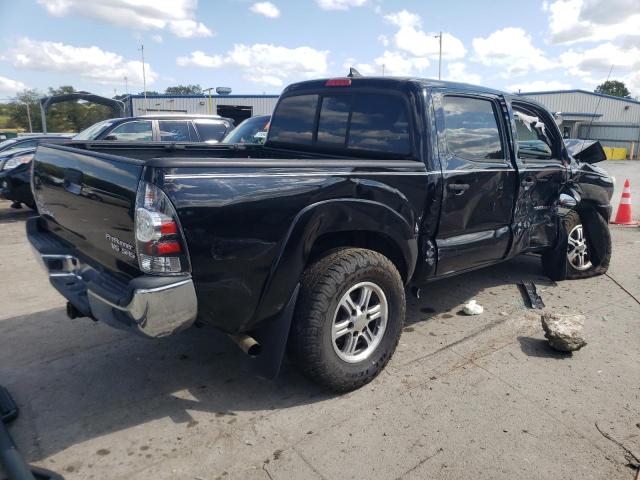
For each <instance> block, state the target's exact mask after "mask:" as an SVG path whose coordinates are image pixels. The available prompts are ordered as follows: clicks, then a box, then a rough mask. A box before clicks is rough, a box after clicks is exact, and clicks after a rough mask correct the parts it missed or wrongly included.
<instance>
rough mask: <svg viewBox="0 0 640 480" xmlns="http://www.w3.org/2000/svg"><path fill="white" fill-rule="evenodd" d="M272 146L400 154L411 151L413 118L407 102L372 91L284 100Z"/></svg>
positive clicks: (275, 121) (272, 131)
mask: <svg viewBox="0 0 640 480" xmlns="http://www.w3.org/2000/svg"><path fill="white" fill-rule="evenodd" d="M318 103H319V107H320V112H319V115H318V122H317V126H316V125H314V122H315V116H316V108H317V106H318ZM314 134H315V135H314ZM269 142H282V143H293V144H305V145H316V146H317V147H318V149H319V150H324V149H333V150H335V149H338V148H339V149H345V148H346V149H347V150H351V151H357V150H362V151H372V152H376V153H388V154H397V155H408V154H410V153H411V132H410V124H409V116H408V113H407V107H406V105H405V102H404V100H403V99H402V98H400V97H396V96H392V95H385V94H373V93H371V94H370V93H355V94H336V95H322V96H319V95H299V96H295V97H287V98H285V99H283V100H282V101H281V102H280V104H279V106H278V109H277V111H276V114H275V116H274V118H273V121H272V123H271V128H270V130H269Z"/></svg>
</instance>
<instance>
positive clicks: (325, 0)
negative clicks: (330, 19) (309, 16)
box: [316, 0, 368, 10]
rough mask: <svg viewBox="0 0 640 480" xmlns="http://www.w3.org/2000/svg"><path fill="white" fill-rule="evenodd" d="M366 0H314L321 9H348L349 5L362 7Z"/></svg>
mask: <svg viewBox="0 0 640 480" xmlns="http://www.w3.org/2000/svg"><path fill="white" fill-rule="evenodd" d="M367 1H368V0H316V3H317V4H318V6H319V7H320V8H321V9H323V10H349V9H350V8H351V7H362V6H363V5H364V4H365V3H367Z"/></svg>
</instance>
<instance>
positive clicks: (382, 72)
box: [382, 63, 384, 77]
mask: <svg viewBox="0 0 640 480" xmlns="http://www.w3.org/2000/svg"><path fill="white" fill-rule="evenodd" d="M382 76H383V77H384V63H383V64H382Z"/></svg>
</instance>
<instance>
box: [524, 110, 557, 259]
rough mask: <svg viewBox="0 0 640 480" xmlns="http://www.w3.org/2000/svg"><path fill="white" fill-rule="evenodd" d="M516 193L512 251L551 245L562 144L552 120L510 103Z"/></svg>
mask: <svg viewBox="0 0 640 480" xmlns="http://www.w3.org/2000/svg"><path fill="white" fill-rule="evenodd" d="M511 106H512V111H513V121H514V124H515V135H516V139H515V140H516V142H515V143H516V156H517V165H518V170H519V173H520V175H519V181H520V190H519V194H518V198H517V202H516V203H517V204H516V211H515V219H514V225H515V229H514V230H515V232H516V241H515V245H514V248H515V251H514V253H517V252H518V251H525V250H541V249H543V248H544V247H547V246H549V245H552V244H553V242H554V241H555V238H556V235H557V229H558V223H557V215H555V210H556V208H557V204H556V202H557V200H558V196H559V194H560V188H561V186H562V184H563V183H564V181H565V177H566V166H565V164H564V161H563V148H562V147H563V141H562V136H561V134H560V131H559V129H558V127H557V125H556V123H555V121H554V119H553V118H552V117H551V115H549V113H548V112H546V111H545V110H544V109H542V108H540V107H539V106H537V105H535V104H531V103H528V102H526V101H521V100H518V101H512V103H511Z"/></svg>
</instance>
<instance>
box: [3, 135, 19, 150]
mask: <svg viewBox="0 0 640 480" xmlns="http://www.w3.org/2000/svg"><path fill="white" fill-rule="evenodd" d="M16 141H17V140H16V139H15V138H12V139H10V140H5V141H4V142H0V152H1V151H2V150H7V149H8V148H9V147H10V146H11V145H13V144H14V143H16Z"/></svg>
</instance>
